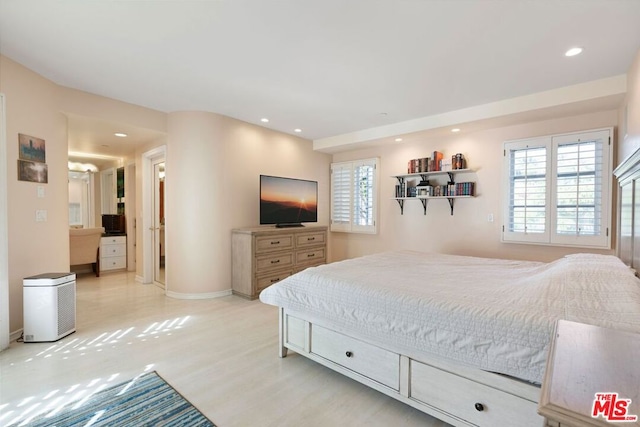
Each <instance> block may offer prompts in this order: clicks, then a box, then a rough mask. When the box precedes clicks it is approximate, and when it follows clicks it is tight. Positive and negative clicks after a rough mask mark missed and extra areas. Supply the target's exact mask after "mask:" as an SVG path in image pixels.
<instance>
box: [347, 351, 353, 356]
mask: <svg viewBox="0 0 640 427" xmlns="http://www.w3.org/2000/svg"><path fill="white" fill-rule="evenodd" d="M345 355H346V356H347V357H352V356H353V353H351V352H350V351H347V352H346V353H345Z"/></svg>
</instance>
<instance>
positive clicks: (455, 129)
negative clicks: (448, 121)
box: [451, 128, 460, 132]
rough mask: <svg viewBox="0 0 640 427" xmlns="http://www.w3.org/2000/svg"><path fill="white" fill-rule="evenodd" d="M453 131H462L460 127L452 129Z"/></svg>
mask: <svg viewBox="0 0 640 427" xmlns="http://www.w3.org/2000/svg"><path fill="white" fill-rule="evenodd" d="M451 132H460V128H453V129H451Z"/></svg>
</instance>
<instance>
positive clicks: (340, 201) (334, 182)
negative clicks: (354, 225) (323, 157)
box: [331, 163, 353, 231]
mask: <svg viewBox="0 0 640 427" xmlns="http://www.w3.org/2000/svg"><path fill="white" fill-rule="evenodd" d="M352 169H353V166H352V165H351V163H333V164H331V231H349V230H350V229H351V176H352Z"/></svg>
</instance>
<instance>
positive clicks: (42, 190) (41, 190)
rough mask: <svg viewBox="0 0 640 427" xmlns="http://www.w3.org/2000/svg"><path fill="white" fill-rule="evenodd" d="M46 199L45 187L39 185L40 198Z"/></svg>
mask: <svg viewBox="0 0 640 427" xmlns="http://www.w3.org/2000/svg"><path fill="white" fill-rule="evenodd" d="M43 197H44V186H43V185H38V198H40V199H42V198H43Z"/></svg>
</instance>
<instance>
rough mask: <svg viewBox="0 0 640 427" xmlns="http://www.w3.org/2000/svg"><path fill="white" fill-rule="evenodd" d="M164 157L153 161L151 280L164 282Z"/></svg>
mask: <svg viewBox="0 0 640 427" xmlns="http://www.w3.org/2000/svg"><path fill="white" fill-rule="evenodd" d="M164 178H165V167H164V158H161V159H156V160H154V161H153V224H152V228H153V253H154V257H153V264H154V265H153V281H154V282H155V283H158V284H159V285H161V287H162V288H163V289H164V287H165V284H166V275H165V263H166V251H165V249H166V245H165V237H164Z"/></svg>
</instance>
